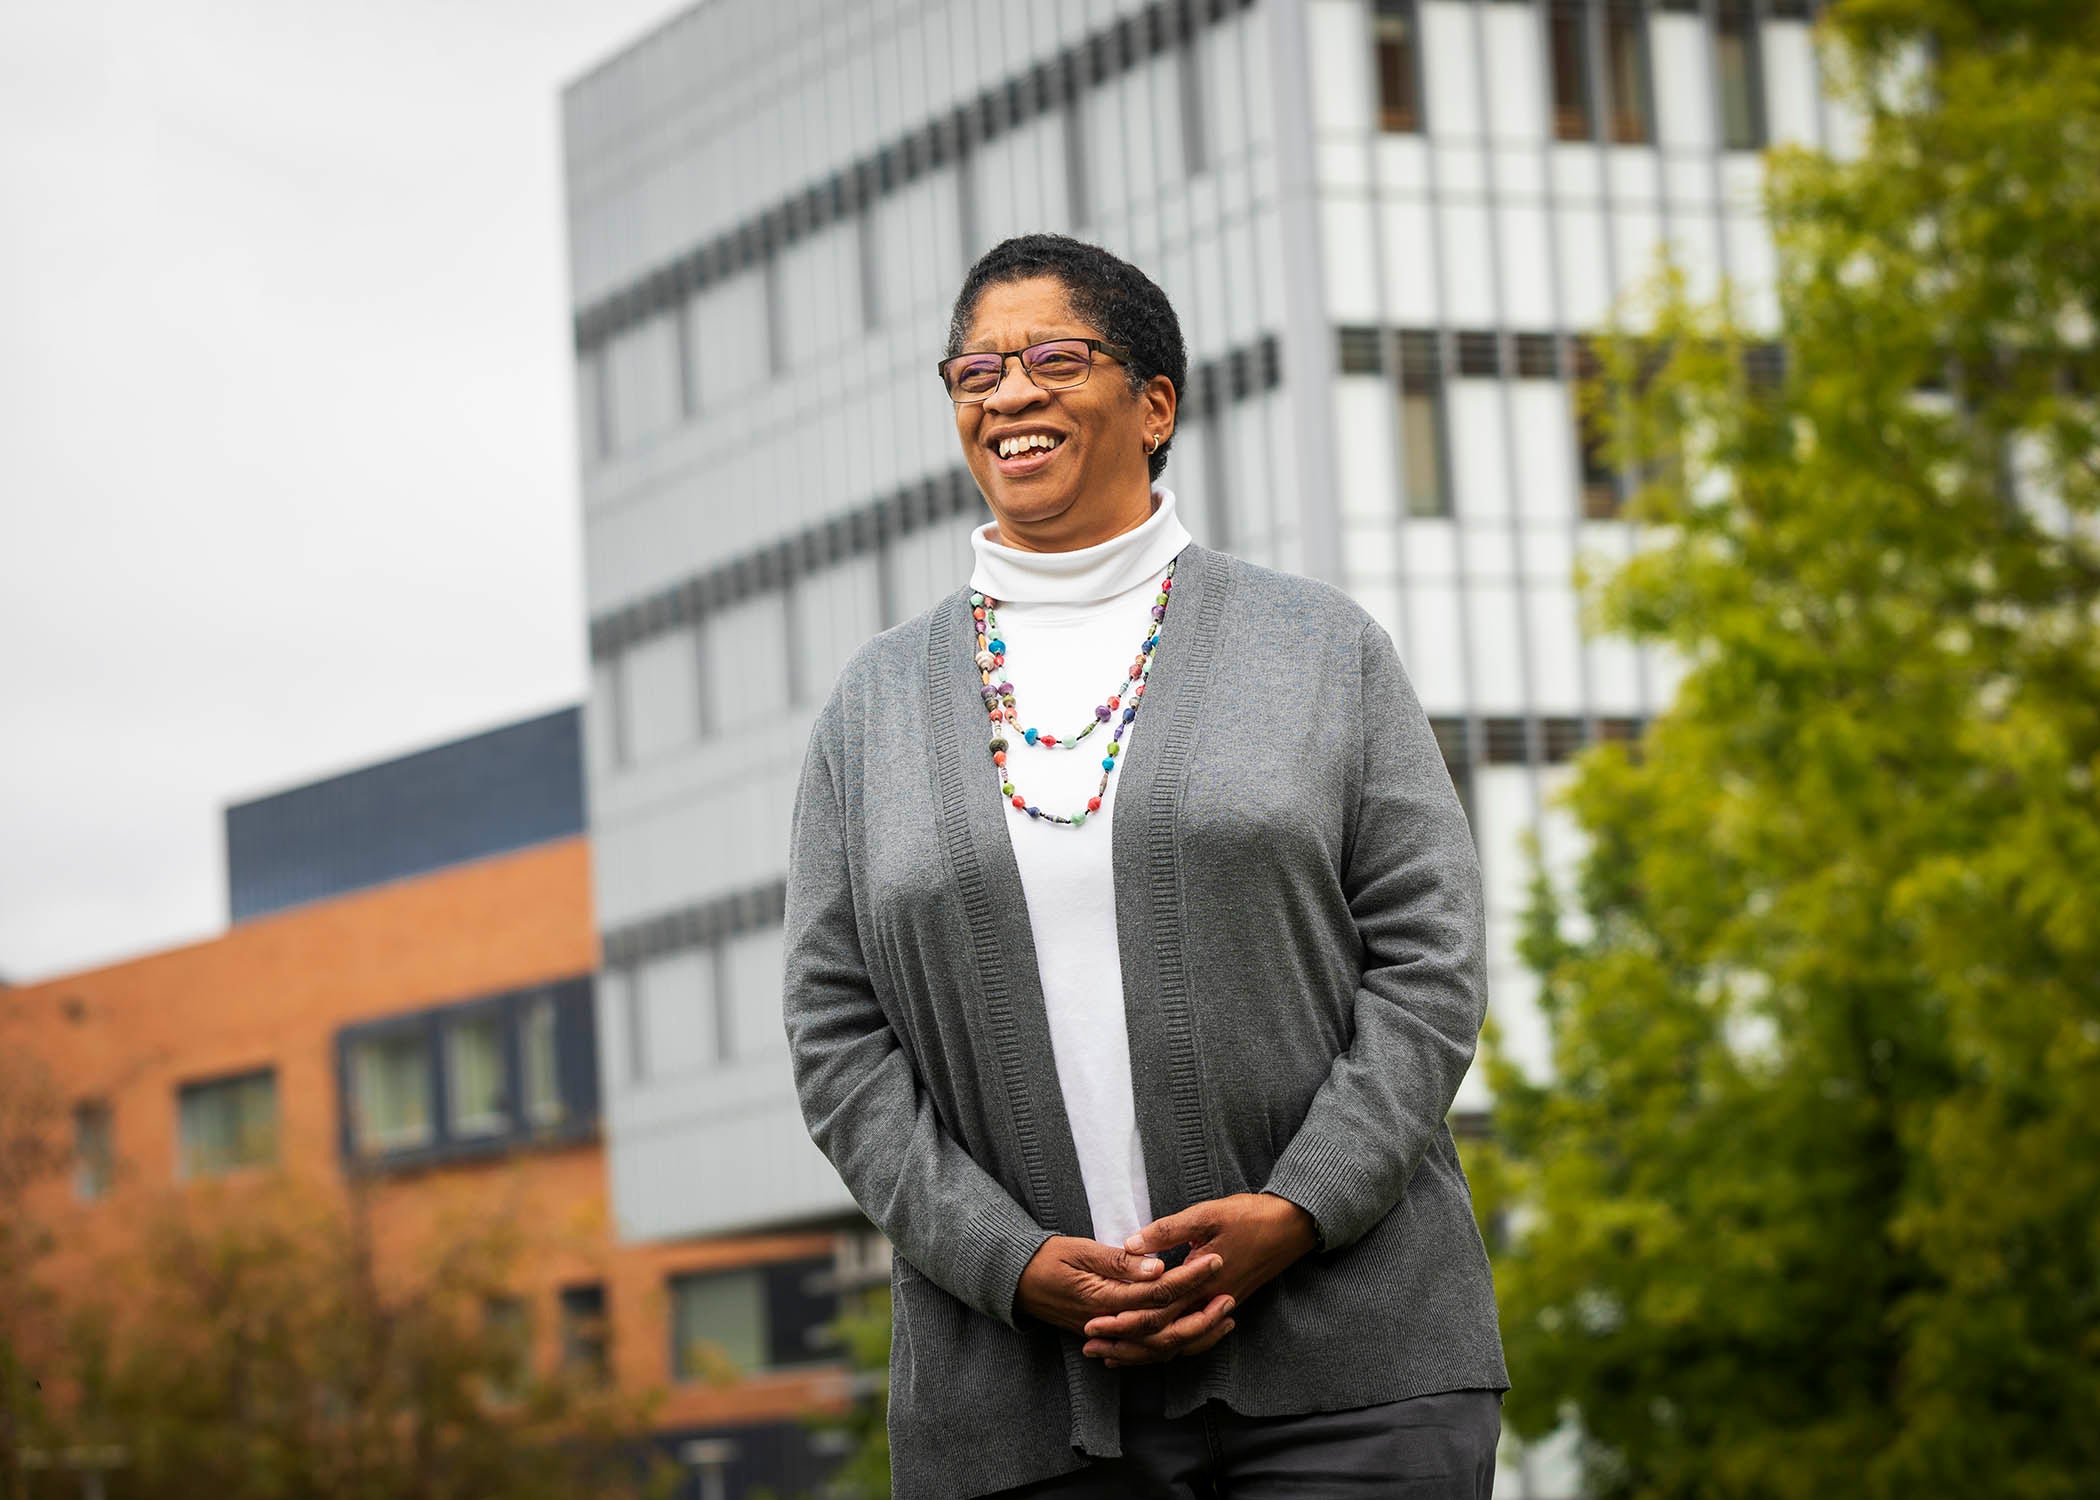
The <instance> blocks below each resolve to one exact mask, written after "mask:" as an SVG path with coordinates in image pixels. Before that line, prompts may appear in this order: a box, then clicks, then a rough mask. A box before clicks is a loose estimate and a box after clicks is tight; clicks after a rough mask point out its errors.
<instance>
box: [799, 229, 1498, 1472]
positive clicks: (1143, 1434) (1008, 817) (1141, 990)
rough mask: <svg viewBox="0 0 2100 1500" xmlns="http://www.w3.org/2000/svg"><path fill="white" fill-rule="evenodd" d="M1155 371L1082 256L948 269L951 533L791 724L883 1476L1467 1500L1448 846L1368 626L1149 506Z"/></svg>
mask: <svg viewBox="0 0 2100 1500" xmlns="http://www.w3.org/2000/svg"><path fill="white" fill-rule="evenodd" d="M1186 366H1187V359H1186V354H1185V352H1184V349H1183V344H1182V338H1181V332H1180V326H1179V324H1178V322H1177V321H1176V319H1175V316H1174V312H1173V309H1172V308H1171V306H1169V304H1168V302H1167V299H1166V297H1165V295H1164V294H1163V293H1161V291H1160V290H1159V288H1158V287H1157V286H1155V285H1154V284H1153V283H1152V282H1151V281H1150V280H1149V279H1148V278H1146V277H1145V276H1144V274H1143V273H1142V272H1140V271H1138V270H1137V269H1136V268H1134V267H1132V266H1130V265H1128V264H1126V263H1125V262H1123V261H1121V260H1119V259H1117V258H1116V257H1115V256H1112V255H1110V254H1109V253H1107V252H1106V251H1104V250H1101V249H1099V248H1097V247H1094V246H1091V245H1085V244H1081V243H1079V242H1077V241H1074V240H1070V239H1066V238H1063V237H1061V236H1054V235H1028V236H1023V237H1021V238H1018V239H1012V240H1008V241H1006V242H1004V243H1003V244H1001V245H999V246H997V247H995V248H994V249H992V250H991V251H989V252H988V253H987V254H986V255H985V256H984V257H983V259H981V260H980V261H978V263H977V264H976V265H975V266H974V267H972V268H971V270H970V272H969V274H968V276H967V277H966V278H965V280H964V283H963V287H962V290H961V292H960V294H959V295H958V296H957V298H956V302H955V309H954V316H953V319H952V321H951V323H950V326H949V332H948V351H947V358H945V359H943V360H942V361H941V362H940V372H941V377H942V381H943V384H944V386H945V388H946V390H947V394H948V396H949V399H950V400H951V401H952V402H953V405H954V413H955V424H956V434H957V437H958V438H959V439H960V441H961V444H962V450H963V454H964V456H965V458H966V459H967V460H968V462H969V465H970V469H971V472H972V473H973V474H974V475H975V477H976V479H977V483H978V486H979V488H980V489H981V490H982V491H983V493H984V498H985V503H986V504H987V505H988V506H989V507H990V509H991V512H992V518H993V519H992V521H991V522H990V523H989V524H987V525H986V526H984V527H981V528H980V529H979V530H978V531H977V532H976V533H975V534H974V537H973V542H972V546H973V551H974V557H975V568H974V572H973V573H972V576H971V578H970V580H969V582H968V584H967V585H958V587H957V588H956V589H955V591H954V592H952V593H950V594H949V595H948V596H947V597H946V598H944V599H943V600H942V601H941V602H940V603H939V604H937V605H935V606H934V607H933V608H932V609H930V610H928V611H927V612H926V613H924V614H922V615H920V616H918V617H917V618H916V619H913V620H910V621H907V622H905V623H904V624H902V625H898V626H896V627H894V628H892V629H890V630H886V631H884V632H883V633H882V634H880V635H878V636H877V637H875V638H874V639H873V640H871V641H869V642H867V643H866V644H865V645H863V646H862V647H861V648H860V649H859V650H858V651H857V652H856V653H855V654H854V655H853V657H852V658H851V660H850V661H849V662H848V664H847V665H846V667H845V669H844V670H843V671H842V672H841V674H840V676H839V680H838V683H837V685H836V686H835V688H834V689H833V691H832V694H831V697H830V700H829V701H828V702H827V703H826V705H825V707H824V710H823V711H822V712H821V713H820V714H819V716H818V718H817V722H816V726H815V728H814V729H813V731H812V733H811V737H810V743H809V749H808V754H807V756H806V758H805V761H804V765H803V770H802V777H801V781H800V785H799V788H798V791H797V793H796V800H795V811H794V824H793V835H792V848H791V853H790V862H789V874H788V888H787V913H786V973H785V986H784V1005H785V1010H786V1026H787V1033H788V1039H789V1045H790V1047H791V1049H792V1055H793V1061H794V1069H795V1077H796V1086H797V1089H798V1091H799V1094H800V1098H801V1104H802V1112H803V1116H804V1118H805V1120H806V1121H807V1123H808V1126H809V1130H810V1133H811V1136H812V1138H813V1139H814V1140H815V1141H816V1143H817V1145H818V1146H819V1147H820V1148H821V1149H822V1150H823V1151H824V1153H825V1154H826V1155H827V1156H828V1157H829V1158H830V1160H831V1161H832V1163H833V1164H834V1165H835V1166H836V1167H837V1168H838V1171H839V1173H840V1175H841V1176H842V1177H843V1178H844V1180H845V1182H846V1184H847V1186H848V1187H849V1188H850V1189H851V1190H852V1192H853V1195H854V1197H855V1199H856V1200H857V1201H858V1202H859V1203H860V1205H861V1207H862V1208H863V1209H864V1210H865V1211H866V1213H867V1214H868V1216H869V1218H870V1219H871V1220H873V1222H874V1223H875V1224H876V1226H877V1227H878V1228H880V1229H881V1231H882V1232H883V1234H884V1235H885V1236H887V1238H888V1239H889V1241H890V1243H891V1245H892V1246H893V1248H894V1251H895V1254H894V1256H893V1270H892V1291H893V1297H894V1301H893V1317H894V1324H893V1340H892V1346H891V1359H890V1408H889V1423H890V1438H891V1464H892V1474H893V1480H894V1485H895V1493H896V1494H897V1496H899V1497H900V1500H916V1497H922V1496H923V1497H929V1500H930V1497H940V1500H957V1497H968V1496H979V1495H992V1494H1026V1495H1052V1494H1054V1495H1075V1496H1080V1495H1100V1496H1111V1495H1113V1496H1127V1495H1148V1494H1157V1495H1172V1496H1195V1495H1204V1494H1211V1493H1216V1492H1218V1491H1219V1490H1220V1489H1221V1488H1222V1490H1223V1491H1224V1492H1225V1493H1229V1494H1231V1495H1234V1496H1247V1497H1257V1496H1261V1495H1267V1494H1277V1495H1281V1494H1290V1495H1293V1496H1314V1495H1335V1496H1341V1495H1362V1496H1369V1495H1388V1494H1392V1493H1395V1492H1397V1491H1398V1490H1400V1489H1401V1488H1402V1487H1403V1483H1404V1488H1405V1493H1407V1494H1408V1495H1410V1496H1420V1497H1427V1496H1439V1497H1441V1496H1453V1497H1456V1496H1464V1497H1468V1500H1474V1497H1481V1500H1484V1497H1486V1496H1487V1495H1488V1493H1489V1488H1490V1485H1491V1482H1492V1476H1493V1469H1494V1448H1495V1442H1496V1438H1497V1436H1498V1435H1499V1432H1500V1427H1501V1413H1500V1404H1501V1396H1500V1392H1502V1391H1504V1390H1506V1389H1507V1388H1508V1385H1509V1381H1508V1378H1507V1375H1506V1373H1505V1370H1504V1367H1503V1362H1502V1348H1501V1342H1500V1337H1499V1334H1498V1332H1497V1328H1496V1321H1495V1302H1494V1290H1493V1285H1492V1282H1491V1280H1490V1276H1489V1271H1488V1263H1487V1257H1486V1253H1485V1251H1484V1249H1483V1247H1482V1244H1481V1240H1480V1235H1479V1232H1478V1230H1477V1229H1476V1227H1475V1225H1474V1221H1473V1215H1472V1205H1471V1199H1470V1195H1469V1193H1468V1191H1467V1187H1466V1182H1465V1177H1464V1174H1463V1173H1462V1172H1461V1170H1460V1167H1459V1162H1458V1156H1457V1152H1456V1150H1455V1149H1454V1147H1453V1144H1452V1140H1451V1134H1450V1131H1449V1129H1448V1128H1447V1126H1446V1125H1445V1123H1444V1117H1445V1114H1446V1112H1447V1111H1448V1110H1449V1108H1450V1105H1451V1100H1452V1097H1453V1095H1454V1094H1455V1093H1456V1091H1457V1089H1458V1086H1459V1082H1460V1080H1461V1079H1462V1078H1463V1077H1464V1075H1465V1072H1466V1068H1467V1065H1468V1064H1469V1062H1470V1061H1471V1059H1472V1056H1473V1048H1474V1044H1475V1040H1476V1038H1477V1036H1478V1033H1479V1029H1480V1025H1481V1022H1482V1019H1483V1017H1484V1015H1485V1010H1486V992H1485V980H1484V971H1483V933H1482V908H1481V893H1480V876H1479V866H1478V861H1477V859H1476V856H1475V853H1474V848H1473V843H1472V839H1471V836H1470V834H1469V833H1468V830H1467V827H1466V822H1465V817H1464V813H1463V812H1462V810H1461V808H1460V806H1459V803H1458V800H1457V796H1456V794H1455V793H1454V791H1453V789H1452V786H1451V781H1450V778H1449V775H1448V774H1447V772H1446V771H1445V769H1444V764H1443V760H1442V757H1441V756H1440V754H1439V753H1438V749H1437V745H1436V741H1435V739H1434V737H1433V735H1432V734H1431V731H1430V728H1429V723H1428V720H1427V719H1426V717H1425V716H1424V715H1423V712H1422V709H1421V706H1420V704H1419V703H1418V702H1417V701H1416V699H1415V696H1414V692H1413V689H1412V688H1411V687H1410V685H1409V682H1408V679H1407V675H1406V673H1405V672H1404V671H1403V670H1402V668H1401V665H1400V661H1399V658H1398V656H1397V654H1396V653H1395V651H1394V649H1393V644H1392V641H1391V639H1390V637H1389V636H1388V635H1387V634H1386V632H1385V631H1384V630H1383V629H1382V628H1381V627H1380V626H1378V624H1377V623H1376V622H1375V621H1374V620H1372V618H1371V617H1370V616H1369V615H1368V614H1366V613H1365V611H1364V610H1363V609H1362V608H1361V607H1360V606H1359V605H1357V604H1356V603H1355V601H1353V600H1352V599H1350V598H1349V597H1348V596H1347V595H1346V594H1344V593H1343V592H1341V591H1340V590H1339V589H1337V588H1334V587H1332V586H1331V585H1328V584H1325V583H1321V582H1317V581H1315V580H1312V579H1307V578H1302V577H1298V576H1295V575H1293V574H1289V573H1284V572H1279V571H1276V570H1273V569H1269V568H1264V567H1259V566H1257V565H1255V564H1252V563H1249V562H1246V561H1244V560H1241V559H1238V558H1235V557H1232V556H1230V555H1228V554H1226V553H1223V552H1217V551H1212V550H1210V549H1207V548H1205V547H1203V546H1201V545H1199V544H1197V543H1196V542H1195V541H1193V540H1191V539H1190V538H1189V535H1188V533H1187V532H1186V531H1185V530H1184V529H1183V528H1182V526H1181V523H1180V522H1179V521H1178V520H1177V519H1176V517H1175V513H1174V497H1173V495H1172V493H1171V492H1170V491H1169V490H1167V489H1165V488H1161V487H1157V486H1156V481H1157V480H1158V479H1159V477H1160V475H1161V473H1162V471H1163V469H1164V467H1165V463H1166V459H1167V453H1168V448H1169V445H1170V444H1171V442H1172V440H1173V435H1174V419H1175V412H1176V408H1177V404H1178V401H1179V398H1180V394H1181V386H1182V383H1183V381H1184V379H1185V378H1186Z"/></svg>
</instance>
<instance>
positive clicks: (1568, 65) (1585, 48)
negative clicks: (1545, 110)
mask: <svg viewBox="0 0 2100 1500" xmlns="http://www.w3.org/2000/svg"><path fill="white" fill-rule="evenodd" d="M1548 24H1549V25H1550V26H1551V28H1552V33H1553V134H1554V136H1555V138H1556V139H1559V140H1563V141H1586V140H1589V139H1590V138H1591V137H1592V136H1593V135H1594V134H1595V129H1594V127H1593V125H1592V124H1591V121H1590V48H1589V15H1588V8H1587V7H1586V6H1585V5H1584V4H1583V3H1582V0H1555V4H1554V5H1553V7H1552V10H1551V12H1550V13H1549V20H1548Z"/></svg>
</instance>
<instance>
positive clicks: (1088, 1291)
mask: <svg viewBox="0 0 2100 1500" xmlns="http://www.w3.org/2000/svg"><path fill="white" fill-rule="evenodd" d="M1316 1242H1317V1240H1316V1235H1315V1233H1314V1229H1313V1219H1312V1215H1311V1214H1309V1213H1307V1212H1306V1211H1305V1210H1304V1209H1302V1208H1300V1207H1299V1206H1298V1205H1297V1204H1295V1203H1293V1202H1291V1201H1290V1200H1289V1199H1288V1198H1280V1197H1278V1196H1276V1195H1275V1194H1274V1193H1234V1194H1232V1195H1231V1196H1230V1197H1226V1198H1212V1199H1208V1200H1206V1201H1204V1202H1202V1203H1194V1204H1191V1205H1190V1206H1189V1207H1187V1208H1185V1209H1183V1210H1182V1211H1181V1212H1179V1213H1176V1214H1168V1215H1167V1216H1166V1217H1165V1218H1162V1219H1155V1220H1153V1222H1152V1223H1150V1224H1148V1225H1146V1226H1145V1227H1144V1228H1143V1229H1141V1230H1139V1231H1138V1232H1137V1233H1136V1234H1134V1235H1132V1236H1131V1237H1130V1238H1129V1239H1128V1240H1126V1241H1124V1245H1123V1248H1122V1249H1121V1250H1118V1249H1116V1248H1115V1247H1114V1246H1112V1245H1104V1244H1101V1243H1100V1242H1099V1241H1097V1240H1090V1239H1082V1238H1079V1237H1077V1236H1073V1235H1055V1236H1053V1237H1051V1238H1050V1239H1048V1240H1045V1241H1044V1242H1043V1245H1042V1248H1041V1249H1039V1250H1037V1251H1036V1253H1035V1257H1034V1259H1032V1260H1030V1261H1029V1263H1028V1266H1027V1269H1026V1270H1024V1271H1023V1272H1022V1273H1021V1285H1020V1288H1019V1290H1018V1292H1017V1293H1016V1296H1015V1302H1016V1304H1017V1305H1018V1306H1019V1308H1020V1309H1021V1311H1023V1312H1025V1313H1028V1314H1030V1315H1032V1316H1034V1317H1037V1318H1040V1319H1042V1320H1043V1321H1044V1322H1046V1323H1051V1324H1054V1325H1055V1326H1057V1327H1059V1328H1063V1329H1066V1330H1068V1331H1070V1332H1073V1333H1077V1334H1082V1335H1084V1336H1085V1338H1086V1340H1087V1342H1086V1345H1085V1352H1086V1353H1087V1354H1088V1355H1090V1356H1092V1357H1094V1358H1097V1359H1100V1360H1102V1361H1103V1362H1104V1363H1105V1364H1106V1365H1107V1366H1108V1367H1109V1368H1111V1369H1113V1368H1115V1367H1117V1366H1118V1365H1125V1364H1157V1363H1160V1362H1162V1361H1165V1360H1169V1359H1175V1358H1178V1357H1179V1356H1181V1355H1184V1354H1200V1353H1202V1352H1203V1351H1204V1350H1205V1349H1208V1348H1210V1346H1211V1345H1213V1344H1215V1343H1217V1342H1218V1340H1220V1339H1222V1338H1224V1337H1225V1335H1226V1334H1228V1333H1230V1332H1232V1329H1233V1319H1232V1318H1231V1317H1230V1316H1229V1315H1230V1313H1231V1312H1232V1310H1233V1308H1234V1307H1236V1306H1237V1305H1238V1304H1239V1303H1240V1302H1242V1301H1244V1300H1245V1299H1246V1298H1248V1297H1249V1296H1251V1295H1252V1294H1253V1293H1254V1292H1255V1291H1256V1290H1257V1289H1258V1288H1260V1287H1261V1286H1263V1285H1265V1284H1266V1283H1268V1282H1269V1281H1271V1280H1273V1279H1274V1278H1275V1277H1276V1276H1277V1275H1278V1274H1279V1273H1280V1272H1281V1271H1283V1269H1284V1268H1285V1267H1287V1266H1289V1265H1290V1264H1291V1262H1293V1261H1295V1260H1297V1259H1298V1258H1299V1257H1300V1256H1302V1255H1304V1254H1305V1253H1306V1252H1308V1251H1309V1250H1311V1249H1312V1248H1313V1246H1314V1244H1315V1243H1316ZM1176 1245H1187V1246H1188V1247H1189V1253H1188V1259H1187V1260H1185V1261H1184V1262H1182V1264H1180V1265H1179V1266H1176V1267H1175V1268H1174V1269H1173V1270H1171V1271H1170V1270H1168V1269H1167V1268H1166V1263H1165V1262H1164V1261H1162V1260H1160V1259H1159V1258H1158V1256H1159V1252H1160V1251H1163V1250H1169V1249H1172V1248H1173V1247H1174V1246H1176Z"/></svg>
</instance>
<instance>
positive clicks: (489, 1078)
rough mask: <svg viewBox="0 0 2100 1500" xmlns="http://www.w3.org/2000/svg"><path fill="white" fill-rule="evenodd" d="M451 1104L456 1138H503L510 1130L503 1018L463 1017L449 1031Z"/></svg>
mask: <svg viewBox="0 0 2100 1500" xmlns="http://www.w3.org/2000/svg"><path fill="white" fill-rule="evenodd" d="M445 1063H446V1069H447V1071H446V1074H445V1085H446V1089H447V1092H448V1095H449V1097H448V1099H447V1101H446V1102H447V1105H448V1107H449V1108H450V1110H451V1113H452V1133H453V1134H454V1135H456V1136H469V1135H499V1134H501V1133H502V1132H503V1131H505V1130H507V1129H508V1128H509V1127H510V1108H509V1103H508V1101H507V1100H506V1098H505V1094H506V1092H507V1091H506V1090H505V1088H504V1086H503V1085H504V1075H505V1073H506V1072H507V1071H508V1070H507V1069H506V1068H505V1067H504V1065H503V1017H502V1015H501V1014H500V1013H497V1012H494V1011H483V1012H482V1013H481V1014H479V1015H473V1016H461V1017H458V1018H456V1019H455V1020H453V1021H452V1022H451V1024H450V1025H448V1026H446V1028H445Z"/></svg>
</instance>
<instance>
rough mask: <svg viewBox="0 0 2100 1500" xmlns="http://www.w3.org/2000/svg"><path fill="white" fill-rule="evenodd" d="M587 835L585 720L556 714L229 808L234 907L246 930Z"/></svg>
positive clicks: (571, 712)
mask: <svg viewBox="0 0 2100 1500" xmlns="http://www.w3.org/2000/svg"><path fill="white" fill-rule="evenodd" d="M583 826H584V814H583V714H582V710H580V709H576V708H564V709H558V710H556V711H555V712H553V713H551V714H543V715H541V716H540V717H538V718H535V719H526V720H524V721H523V722H521V723H517V724H509V725H505V726H504V727H502V728H500V729H491V730H489V731H487V732H486V733H483V734H476V735H470V736H468V737H467V738H466V739H460V740H453V741H451V742H450V743H448V744H443V745H437V746H434V747H432V748H431V749H428V750H419V751H416V752H415V753H413V754H410V755H403V756H400V757H398V758H396V759H394V760H389V761H382V762H381V763H379V764H378V765H375V766H366V767H364V768H362V769H360V770H356V771H350V772H347V773H345V774H343V775H341V776H331V777H329V778H328V779H327V780H325V781H316V782H311V783H309V784H307V785H305V786H299V787H293V788H292V789H291V790H289V791H284V792H278V793H275V794H274V795H272V796H268V797H258V798H255V799H254V800H252V801H248V802H241V803H236V804H235V805H233V806H231V807H229V808H227V809H226V883H227V905H228V907H229V909H230V910H231V912H232V914H233V920H234V921H236V922H238V921H241V920H243V919H244V918H247V917H255V916H260V915H262V914H263V913H265V912H273V911H281V910H283V909H284V908H285V907H288V906H297V905H300V904H302V903H304V902H307V901H318V900H320V899H322V898H324V897H328V896H340V895H344V894H346V893H347V892H350V891H356V890H362V889H364V888H365V887H367V886H373V885H379V884H382V883H384V882H386V881H389V880H399V879H401V878H403V877H404V876H408V875H421V874H426V873H428V872H429V871H431V870H439V869H443V868H444V867H445V866H447V865H455V864H460V863H462V862H464V861H466V860H470V859H480V858H482V857H484V856H486V855H490V854H501V853H503V852H505V851H506V850H511V849H522V848H525V847H526V846H527V845H530V844H538V843H544V842H546V841H547V840H549V839H558V838H569V837H573V836H574V835H576V834H579V833H581V832H583Z"/></svg>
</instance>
